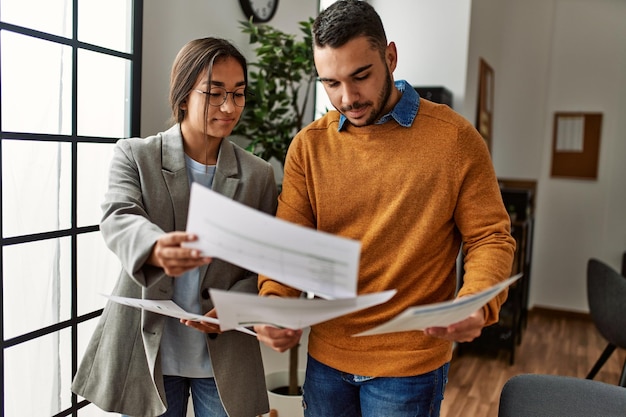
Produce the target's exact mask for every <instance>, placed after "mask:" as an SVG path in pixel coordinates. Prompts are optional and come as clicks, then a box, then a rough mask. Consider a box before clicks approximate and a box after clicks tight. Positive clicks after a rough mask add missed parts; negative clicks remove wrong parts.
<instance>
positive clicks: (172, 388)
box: [161, 375, 228, 417]
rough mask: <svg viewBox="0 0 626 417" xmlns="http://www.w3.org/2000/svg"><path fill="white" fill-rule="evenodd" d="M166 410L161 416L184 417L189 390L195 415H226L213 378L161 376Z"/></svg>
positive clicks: (222, 416)
mask: <svg viewBox="0 0 626 417" xmlns="http://www.w3.org/2000/svg"><path fill="white" fill-rule="evenodd" d="M163 383H164V384H165V397H166V398H167V411H166V412H165V413H164V414H161V417H186V416H187V404H188V402H189V392H190V391H191V399H192V401H193V411H194V414H195V416H196V417H228V415H227V414H226V411H224V407H223V406H222V402H221V401H220V397H219V395H218V393H217V386H216V385H215V379H213V378H185V377H182V376H167V375H165V376H164V377H163Z"/></svg>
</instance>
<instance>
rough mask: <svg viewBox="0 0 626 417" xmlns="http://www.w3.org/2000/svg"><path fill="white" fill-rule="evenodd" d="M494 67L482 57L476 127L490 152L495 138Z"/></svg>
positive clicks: (479, 71) (479, 70)
mask: <svg viewBox="0 0 626 417" xmlns="http://www.w3.org/2000/svg"><path fill="white" fill-rule="evenodd" d="M493 89H494V71H493V68H491V66H490V65H489V64H488V63H487V61H485V60H484V59H483V58H480V62H479V69H478V102H477V107H476V129H478V132H480V135H481V136H482V137H483V139H485V142H486V143H487V147H488V148H489V152H491V142H492V138H493Z"/></svg>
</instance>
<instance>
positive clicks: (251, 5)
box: [239, 0, 278, 23]
mask: <svg viewBox="0 0 626 417" xmlns="http://www.w3.org/2000/svg"><path fill="white" fill-rule="evenodd" d="M239 4H240V5H241V9H242V10H243V12H244V13H245V14H246V16H247V17H248V19H249V18H250V17H252V21H253V22H255V23H264V22H267V21H269V20H270V19H271V18H272V17H274V13H276V9H278V0H239Z"/></svg>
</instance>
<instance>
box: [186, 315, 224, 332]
mask: <svg viewBox="0 0 626 417" xmlns="http://www.w3.org/2000/svg"><path fill="white" fill-rule="evenodd" d="M205 316H206V317H213V318H217V311H216V310H215V309H212V310H211V311H209V312H208V313H206V314H205ZM180 322H181V323H182V324H184V325H185V326H188V327H193V328H194V329H196V330H199V331H201V332H203V333H222V331H221V330H220V326H219V324H213V323H207V322H206V321H195V320H185V319H180Z"/></svg>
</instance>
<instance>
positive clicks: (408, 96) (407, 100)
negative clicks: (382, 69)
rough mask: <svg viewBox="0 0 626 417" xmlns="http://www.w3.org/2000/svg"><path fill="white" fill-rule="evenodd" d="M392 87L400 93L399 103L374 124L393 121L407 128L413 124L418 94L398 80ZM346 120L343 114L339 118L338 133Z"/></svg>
mask: <svg viewBox="0 0 626 417" xmlns="http://www.w3.org/2000/svg"><path fill="white" fill-rule="evenodd" d="M394 85H395V87H396V88H397V89H398V90H399V91H400V92H401V93H402V97H400V101H398V103H397V104H396V105H395V107H394V108H393V110H391V111H390V112H389V113H387V114H385V115H384V116H383V117H381V118H380V119H378V121H376V124H377V125H380V124H383V123H386V122H388V121H389V120H391V119H394V120H395V121H396V122H398V124H399V125H401V126H404V127H409V126H411V125H412V124H413V120H415V116H416V115H417V111H418V109H419V106H420V97H419V94H417V91H415V89H414V88H413V87H411V86H410V85H409V83H408V82H406V81H405V80H398V81H396V82H395V83H394ZM347 120H348V119H347V118H346V116H344V115H343V114H342V115H341V116H340V117H339V128H338V130H339V131H341V130H342V129H343V126H344V123H345V122H346V121H347Z"/></svg>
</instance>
